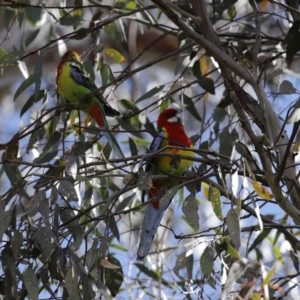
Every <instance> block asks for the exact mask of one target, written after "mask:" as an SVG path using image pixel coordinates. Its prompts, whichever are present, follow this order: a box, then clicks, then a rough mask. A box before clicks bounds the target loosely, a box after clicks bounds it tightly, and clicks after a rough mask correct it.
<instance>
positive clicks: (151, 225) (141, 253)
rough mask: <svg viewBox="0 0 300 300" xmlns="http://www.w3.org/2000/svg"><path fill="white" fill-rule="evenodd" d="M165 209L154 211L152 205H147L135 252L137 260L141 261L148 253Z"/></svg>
mask: <svg viewBox="0 0 300 300" xmlns="http://www.w3.org/2000/svg"><path fill="white" fill-rule="evenodd" d="M165 209H166V207H161V208H159V209H156V208H154V207H153V205H152V203H150V204H148V205H147V208H146V212H145V217H144V221H143V226H142V233H141V239H140V244H139V248H138V251H137V260H143V259H144V258H145V256H146V255H147V254H148V253H149V250H150V248H151V245H152V242H153V238H154V235H155V233H156V231H157V228H158V226H159V224H160V221H161V219H162V217H163V215H164V212H165Z"/></svg>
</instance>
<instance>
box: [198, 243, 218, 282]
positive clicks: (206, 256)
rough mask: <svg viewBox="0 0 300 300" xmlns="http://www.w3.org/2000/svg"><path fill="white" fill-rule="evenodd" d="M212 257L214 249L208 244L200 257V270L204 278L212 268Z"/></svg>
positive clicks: (209, 273) (213, 256) (210, 272)
mask: <svg viewBox="0 0 300 300" xmlns="http://www.w3.org/2000/svg"><path fill="white" fill-rule="evenodd" d="M214 258H215V249H214V248H213V247H212V246H211V245H208V246H207V247H206V248H205V249H204V251H203V253H202V255H201V258H200V268H201V272H202V274H203V275H204V276H205V277H206V278H208V277H209V276H210V275H211V274H212V272H213V270H214Z"/></svg>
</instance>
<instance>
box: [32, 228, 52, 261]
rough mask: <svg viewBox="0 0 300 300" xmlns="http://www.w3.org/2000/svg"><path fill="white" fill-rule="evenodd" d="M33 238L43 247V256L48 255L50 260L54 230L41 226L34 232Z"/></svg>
mask: <svg viewBox="0 0 300 300" xmlns="http://www.w3.org/2000/svg"><path fill="white" fill-rule="evenodd" d="M32 238H33V240H35V241H36V243H37V244H38V245H39V246H40V247H41V249H42V252H43V254H44V255H46V257H47V258H48V259H50V258H51V253H52V248H53V245H52V242H51V240H52V238H53V233H52V230H51V229H50V228H46V227H41V226H39V227H37V229H36V231H35V232H34V234H33V236H32Z"/></svg>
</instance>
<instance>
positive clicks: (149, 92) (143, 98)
mask: <svg viewBox="0 0 300 300" xmlns="http://www.w3.org/2000/svg"><path fill="white" fill-rule="evenodd" d="M164 87H165V84H163V85H159V86H156V87H154V88H153V89H151V90H150V91H148V92H147V93H146V94H144V95H143V96H141V97H140V98H138V99H137V100H136V101H135V103H139V102H141V101H143V100H145V99H148V98H151V97H153V96H154V95H156V94H157V93H159V92H160V91H161V90H162V89H163V88H164Z"/></svg>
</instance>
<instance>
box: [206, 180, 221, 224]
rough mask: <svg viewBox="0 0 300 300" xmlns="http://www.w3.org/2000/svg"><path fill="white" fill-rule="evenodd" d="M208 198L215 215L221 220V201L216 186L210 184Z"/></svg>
mask: <svg viewBox="0 0 300 300" xmlns="http://www.w3.org/2000/svg"><path fill="white" fill-rule="evenodd" d="M208 200H209V201H210V202H211V205H212V208H213V211H214V213H215V215H216V217H217V218H218V219H219V220H220V221H223V220H224V217H223V214H222V203H221V194H220V191H219V190H218V189H217V188H215V187H213V186H210V187H209V190H208Z"/></svg>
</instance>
